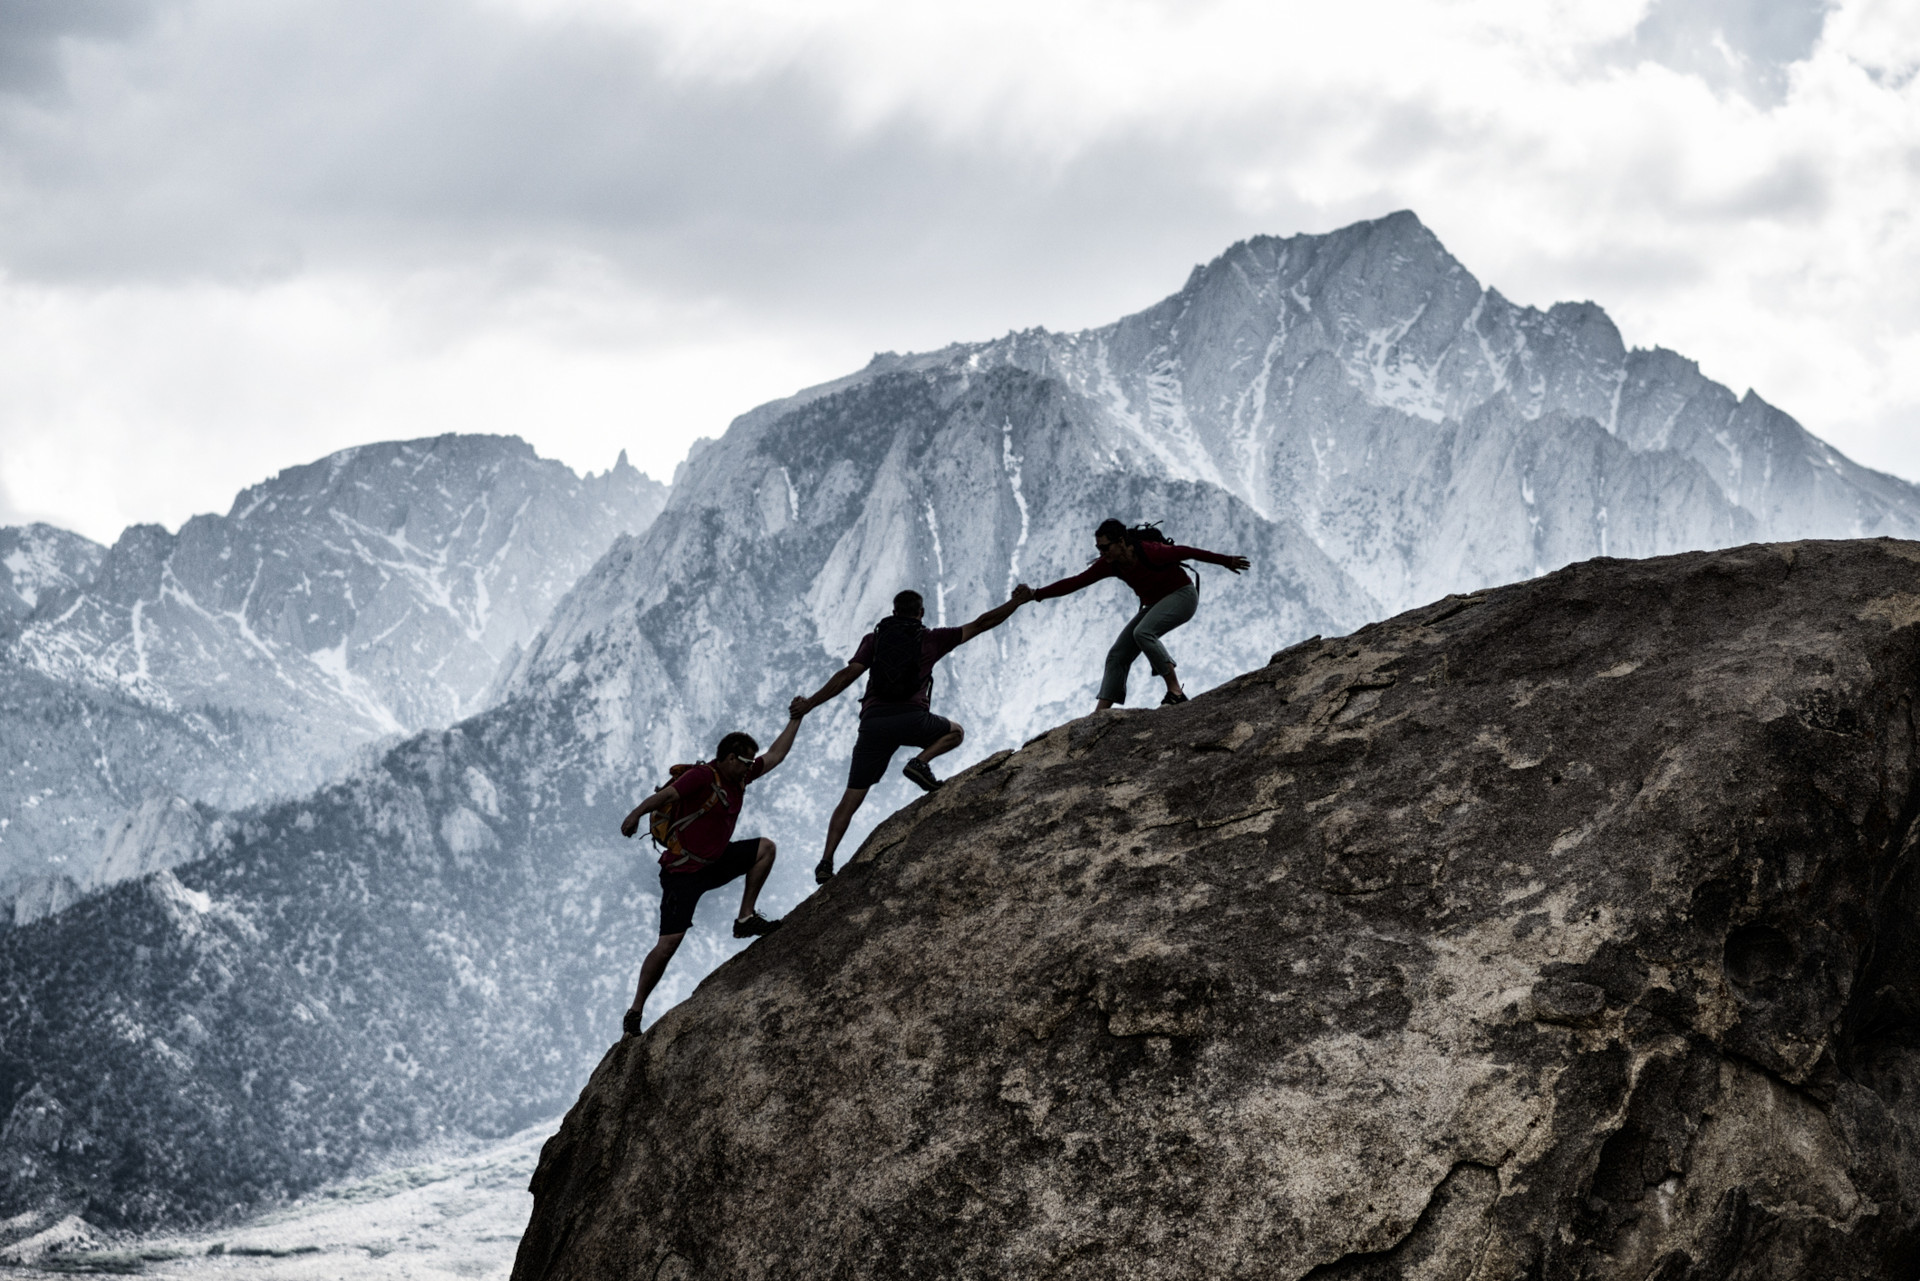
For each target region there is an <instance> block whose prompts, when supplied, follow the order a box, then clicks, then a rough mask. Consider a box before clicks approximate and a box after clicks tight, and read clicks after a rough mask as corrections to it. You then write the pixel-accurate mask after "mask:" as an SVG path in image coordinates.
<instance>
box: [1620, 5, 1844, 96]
mask: <svg viewBox="0 0 1920 1281" xmlns="http://www.w3.org/2000/svg"><path fill="white" fill-rule="evenodd" d="M1826 20H1827V3H1826V0H1654V3H1653V6H1652V7H1651V8H1650V9H1648V10H1647V16H1646V17H1645V18H1643V19H1642V20H1641V22H1640V25H1639V27H1638V28H1636V29H1635V31H1634V33H1633V52H1634V53H1636V54H1638V55H1639V56H1642V57H1646V58H1650V59H1652V60H1653V61H1655V62H1658V63H1661V64H1662V65H1664V66H1668V67H1671V68H1673V69H1674V70H1675V71H1679V72H1682V73H1684V74H1687V75H1696V76H1699V77H1700V78H1701V79H1703V80H1705V81H1706V82H1707V83H1708V84H1710V85H1713V86H1714V87H1715V88H1717V89H1723V90H1733V91H1736V92H1739V93H1742V94H1745V95H1746V96H1747V97H1748V98H1749V99H1751V100H1752V101H1754V102H1755V103H1758V104H1760V105H1762V106H1772V105H1774V104H1776V103H1778V102H1780V100H1781V99H1783V98H1784V97H1785V96H1786V92H1787V67H1788V66H1789V65H1790V64H1792V63H1795V62H1798V61H1800V60H1801V59H1802V58H1805V57H1806V56H1807V55H1808V54H1809V53H1811V52H1812V51H1813V46H1814V42H1815V41H1817V40H1818V39H1819V38H1820V30H1821V28H1822V27H1823V26H1825V24H1826Z"/></svg>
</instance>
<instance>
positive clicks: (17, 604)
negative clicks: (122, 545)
mask: <svg viewBox="0 0 1920 1281" xmlns="http://www.w3.org/2000/svg"><path fill="white" fill-rule="evenodd" d="M105 555H106V548H104V547H102V546H100V544H98V543H96V542H94V541H93V540H92V539H90V538H82V537H81V536H80V535H78V534H73V533H69V532H68V531H66V530H64V529H56V528H55V527H54V526H52V525H39V524H36V525H25V526H14V525H9V526H5V527H0V631H3V630H6V629H7V628H8V626H9V625H10V624H13V623H17V622H19V621H20V620H22V619H24V618H26V617H27V615H29V614H31V613H32V612H33V611H34V609H35V608H36V607H37V606H38V605H39V603H40V601H41V599H42V598H43V597H52V596H53V595H55V594H57V593H61V592H73V591H75V590H77V589H78V588H79V587H80V586H81V585H82V584H84V583H88V582H91V581H92V580H93V576H94V575H95V574H96V573H98V572H99V569H100V561H101V558H102V557H104V556H105Z"/></svg>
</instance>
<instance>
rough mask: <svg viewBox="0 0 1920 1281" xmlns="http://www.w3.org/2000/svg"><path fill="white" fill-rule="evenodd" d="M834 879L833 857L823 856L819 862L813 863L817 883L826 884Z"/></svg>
mask: <svg viewBox="0 0 1920 1281" xmlns="http://www.w3.org/2000/svg"><path fill="white" fill-rule="evenodd" d="M832 879H833V861H832V860H831V859H824V858H823V859H821V860H820V861H819V862H818V863H815V864H814V865H813V883H814V884H815V885H825V884H826V883H827V882H828V881H831V880H832Z"/></svg>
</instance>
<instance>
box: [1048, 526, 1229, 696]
mask: <svg viewBox="0 0 1920 1281" xmlns="http://www.w3.org/2000/svg"><path fill="white" fill-rule="evenodd" d="M1093 546H1094V550H1095V551H1097V552H1099V553H1100V556H1099V559H1097V560H1095V561H1094V562H1093V563H1092V564H1091V565H1089V566H1087V567H1086V568H1085V569H1083V570H1081V571H1080V572H1079V573H1077V574H1075V575H1073V576H1072V577H1071V578H1063V579H1061V580H1060V581H1059V582H1057V583H1048V584H1047V585H1046V586H1045V587H1042V588H1039V589H1037V590H1036V589H1035V588H1032V587H1028V586H1027V585H1026V584H1025V583H1022V584H1020V585H1019V586H1018V587H1016V588H1015V589H1014V593H1013V598H1014V600H1016V601H1029V600H1051V599H1053V598H1054V597H1056V596H1066V595H1070V594H1071V593H1073V592H1077V591H1079V590H1080V589H1081V588H1082V587H1087V586H1090V585H1092V584H1094V583H1097V582H1099V581H1100V580H1101V579H1103V578H1117V579H1119V580H1120V581H1121V582H1123V583H1125V584H1126V585H1127V586H1129V587H1131V588H1132V589H1133V592H1134V595H1136V596H1138V597H1139V598H1140V612H1139V613H1137V614H1135V615H1134V616H1133V617H1132V618H1130V619H1128V620H1127V625H1126V626H1125V627H1123V628H1121V629H1120V639H1119V640H1117V641H1115V642H1114V643H1113V648H1112V649H1110V650H1108V651H1107V670H1106V674H1105V675H1104V676H1103V677H1102V678H1101V681H1100V698H1099V701H1098V702H1097V703H1095V704H1094V710H1095V711H1102V710H1104V709H1106V708H1109V707H1112V706H1113V705H1114V704H1115V703H1124V702H1126V701H1127V669H1128V668H1130V667H1132V666H1133V660H1134V659H1136V658H1138V657H1139V656H1140V655H1141V654H1145V655H1146V656H1147V662H1148V663H1149V664H1150V665H1151V666H1152V668H1153V674H1154V675H1155V676H1158V677H1159V678H1160V679H1161V680H1163V681H1165V682H1166V683H1167V696H1166V697H1165V698H1163V699H1161V700H1160V703H1161V705H1162V706H1165V705H1167V704H1169V703H1184V702H1186V701H1187V692H1186V691H1185V690H1183V689H1181V688H1180V678H1179V677H1178V676H1176V675H1175V674H1174V663H1173V656H1172V655H1170V654H1168V653H1167V647H1166V646H1165V645H1162V644H1161V643H1160V638H1161V637H1162V636H1164V635H1166V634H1167V633H1168V632H1170V631H1172V630H1173V629H1174V628H1176V627H1178V626H1180V624H1182V623H1184V622H1186V621H1187V620H1188V619H1190V618H1192V617H1193V611H1194V610H1195V609H1196V608H1198V607H1199V604H1200V586H1199V584H1198V583H1196V582H1195V581H1194V580H1193V579H1192V578H1190V577H1188V575H1187V571H1186V570H1184V569H1182V568H1181V567H1180V562H1181V561H1184V560H1203V561H1206V562H1208V563H1210V564H1214V565H1219V566H1221V567H1223V568H1225V569H1228V570H1231V571H1232V572H1234V573H1236V574H1238V573H1242V572H1244V571H1245V570H1246V569H1247V567H1248V566H1249V565H1250V564H1251V562H1250V561H1248V560H1247V558H1246V557H1245V556H1230V555H1228V554H1226V553H1224V552H1210V551H1207V550H1206V549H1205V548H1202V547H1182V546H1180V545H1179V544H1177V543H1169V542H1168V541H1167V539H1166V536H1165V535H1163V534H1162V533H1161V532H1160V531H1159V530H1158V529H1156V528H1154V527H1153V526H1152V525H1135V526H1133V527H1132V528H1128V527H1127V526H1125V525H1123V524H1121V523H1120V522H1119V521H1117V520H1105V521H1102V522H1101V523H1100V528H1098V529H1096V530H1094V531H1093Z"/></svg>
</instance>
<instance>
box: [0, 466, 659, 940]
mask: <svg viewBox="0 0 1920 1281" xmlns="http://www.w3.org/2000/svg"><path fill="white" fill-rule="evenodd" d="M665 496H666V491H665V487H664V486H661V485H659V484H658V483H657V482H654V481H652V480H649V479H648V478H647V477H645V476H643V475H642V474H641V473H640V472H638V471H637V470H635V469H634V468H633V467H632V466H631V465H630V464H627V463H626V462H624V455H623V461H620V462H617V463H616V464H615V466H614V467H613V468H611V469H609V470H608V471H606V472H603V473H600V474H597V475H590V476H586V477H582V476H578V475H576V474H575V473H574V472H572V471H571V470H570V469H568V468H567V467H566V466H565V465H564V464H562V463H559V462H556V461H553V460H550V459H542V458H540V457H539V456H538V455H537V454H536V453H535V452H534V450H533V448H532V447H531V446H530V445H528V444H527V443H526V442H525V441H522V440H519V439H517V438H514V437H502V436H465V435H444V436H438V437H433V438H429V439H422V440H413V441H393V442H386V443H381V444H374V445H365V446H359V447H356V448H353V449H345V450H341V451H339V452H338V453H335V454H331V455H329V456H328V457H326V458H322V459H319V460H317V461H315V462H312V463H306V464H302V465H300V466H297V467H290V468H287V469H286V470H284V471H282V472H280V473H279V474H278V475H276V476H274V477H272V478H270V479H268V480H265V481H262V482H261V483H259V484H257V485H253V486H250V487H249V488H248V489H246V490H245V491H243V492H242V493H241V494H240V495H239V496H238V497H237V498H236V499H235V500H234V502H233V505H232V507H231V508H230V509H229V511H228V512H227V514H226V515H224V516H220V515H211V514H209V515H201V516H195V517H194V518H192V519H191V520H189V521H187V522H186V523H185V524H184V525H182V526H181V528H180V530H179V532H178V533H169V532H168V531H167V530H165V529H163V528H162V527H160V526H158V525H136V526H133V527H131V528H129V529H127V530H126V531H125V532H124V533H123V534H122V535H121V536H120V538H119V539H118V540H117V541H116V542H115V543H114V545H113V547H112V548H110V549H107V550H106V551H105V552H104V553H100V552H99V551H98V549H94V550H93V551H92V552H89V551H87V548H88V547H90V546H91V545H84V546H83V545H79V544H70V543H67V542H61V541H60V540H59V539H58V538H56V537H55V536H54V535H52V534H35V533H33V532H32V531H27V532H26V533H25V534H22V533H21V532H19V531H7V536H10V537H12V538H13V539H15V541H16V542H19V540H20V539H22V538H27V539H29V540H36V539H37V540H38V541H33V542H31V546H32V547H37V548H40V549H42V550H41V551H39V552H34V553H32V554H31V555H30V554H29V551H28V550H24V549H27V548H28V546H29V544H28V542H19V546H18V547H16V548H15V550H14V551H12V552H7V551H5V550H4V547H5V546H6V544H4V542H0V562H9V561H17V562H20V563H22V564H27V563H29V562H30V563H31V564H32V565H42V566H43V565H45V564H52V563H54V561H56V560H58V556H57V555H56V554H55V551H48V550H47V549H49V548H53V549H56V551H57V550H58V549H65V551H64V552H63V553H61V554H65V555H66V556H67V557H68V559H69V560H70V561H72V562H73V571H72V572H65V573H53V572H52V571H48V570H45V569H44V568H43V569H40V570H36V571H35V573H37V574H38V577H37V578H34V579H33V580H32V581H33V583H34V584H35V585H34V586H33V587H32V588H31V590H32V592H33V601H32V603H31V608H30V609H26V610H25V611H24V613H22V614H21V615H20V617H18V619H17V621H16V623H15V626H14V629H13V630H14V631H15V633H16V634H15V635H14V636H13V637H12V638H11V641H10V644H9V645H8V647H7V650H6V653H5V655H4V659H5V661H4V663H0V696H4V697H5V698H6V699H7V701H8V703H9V704H10V706H11V707H12V708H14V709H17V710H18V712H19V715H18V716H16V717H15V718H14V724H13V725H12V727H11V728H4V729H0V736H4V735H8V734H12V733H17V734H18V735H19V736H20V745H19V746H18V748H17V750H16V751H15V754H14V760H15V762H16V764H15V766H14V769H13V772H12V773H11V774H10V775H9V776H8V778H7V780H4V781H0V895H7V894H11V893H13V892H14V891H16V890H17V889H18V888H19V886H18V879H19V878H20V877H22V876H28V877H31V876H40V875H42V874H44V875H46V876H50V877H52V878H54V879H53V880H52V881H50V882H47V885H48V886H51V887H52V888H45V887H43V888H44V890H45V892H41V891H40V890H35V891H34V893H33V895H32V897H33V899H34V901H35V902H53V901H56V900H57V899H59V897H60V895H61V893H62V892H63V891H61V890H60V889H59V888H58V885H59V884H60V882H61V881H63V880H64V881H65V882H67V883H71V884H76V885H83V886H84V885H89V884H93V883H95V882H96V881H97V876H96V870H97V868H96V866H95V865H96V864H98V865H99V866H106V867H113V868H121V867H132V868H139V867H144V866H146V863H145V862H143V861H142V859H141V858H138V857H130V856H129V857H122V856H121V855H120V854H118V853H116V851H118V850H120V847H121V845H122V844H123V842H122V841H121V840H120V838H119V837H117V836H116V835H114V832H113V831H112V830H110V829H113V827H114V824H115V822H116V815H126V816H133V815H135V814H136V813H137V811H138V809H139V807H140V806H141V805H142V804H143V803H144V800H145V798H146V797H147V796H148V794H149V793H150V792H152V791H154V790H155V789H158V790H160V791H162V792H164V793H166V794H168V795H169V796H172V797H175V798H177V799H180V800H181V802H182V803H183V804H184V803H192V802H206V803H211V804H214V805H218V806H223V807H226V806H235V805H244V804H248V803H253V802H257V801H259V800H262V799H265V798H267V797H271V796H275V795H284V794H288V793H292V792H296V791H298V790H302V789H305V788H309V787H312V786H314V785H316V784H318V783H319V782H320V781H322V780H323V779H325V778H327V777H329V776H330V775H332V774H335V773H337V772H338V771H339V770H341V769H342V768H343V767H345V766H346V765H347V764H348V762H349V761H350V760H351V759H352V758H353V754H354V753H355V752H356V751H358V750H360V749H361V748H363V747H365V746H367V745H369V744H371V743H374V742H376V741H378V740H380V739H382V738H388V737H393V736H398V735H402V734H405V733H408V732H412V731H415V730H419V729H423V728H426V727H431V726H444V725H448V724H451V723H453V722H454V721H456V720H459V719H460V718H462V717H464V716H467V715H470V714H472V713H473V712H474V711H476V710H478V709H479V708H480V707H482V706H483V705H484V703H485V698H486V694H487V691H488V689H489V688H490V686H491V683H492V681H493V679H494V677H495V675H496V673H497V672H498V670H499V669H500V667H501V666H502V664H503V662H505V661H506V660H508V659H509V658H510V657H511V656H512V655H514V654H516V653H517V652H518V651H519V648H520V647H521V646H523V645H524V644H525V643H526V642H528V641H530V640H531V639H532V638H533V636H534V635H535V633H536V631H537V630H538V628H539V627H540V625H541V624H542V623H543V622H545V621H546V618H547V615H548V613H549V612H550V610H551V609H552V607H553V604H554V603H555V602H556V601H557V600H559V599H560V597H561V595H562V594H563V593H564V592H565V591H566V590H567V589H568V588H569V587H570V586H572V584H573V583H574V581H575V580H576V579H577V578H578V577H579V576H580V575H581V574H582V573H583V572H585V571H586V569H587V568H588V567H590V566H591V565H592V564H593V562H594V560H595V558H596V557H598V556H599V554H600V553H601V552H603V551H604V550H605V549H606V548H607V546H608V545H609V544H611V543H612V542H613V541H614V540H615V539H616V538H617V537H619V536H621V535H623V534H630V533H634V532H637V531H639V530H642V529H645V528H646V527H647V525H648V524H649V523H650V522H651V521H652V519H653V517H654V516H655V515H656V514H657V513H658V511H659V510H660V507H661V505H662V504H663V503H664V501H665ZM68 538H69V539H70V538H71V536H68ZM82 541H83V540H82ZM36 558H37V559H36ZM50 558H51V559H50ZM22 581H24V580H22ZM14 596H15V598H16V599H18V600H19V601H20V603H21V605H25V604H26V603H27V602H26V600H25V598H24V597H20V596H19V594H18V592H17V591H16V592H15V593H14ZM29 709H31V710H29ZM30 723H38V724H47V725H57V726H63V727H66V729H67V730H70V731H71V735H69V734H66V733H54V734H52V735H49V734H47V733H44V732H42V731H40V730H37V729H32V728H30ZM109 726H111V729H110V730H109V729H108V727H109ZM103 734H104V735H105V736H106V737H108V738H112V739H115V740H116V741H115V742H114V743H113V744H112V746H110V747H105V748H103V747H102V746H100V745H98V743H97V741H96V740H98V739H100V738H101V736H102V735H103ZM73 735H77V736H78V738H79V739H80V740H84V741H82V742H78V743H73V744H69V743H68V742H67V739H68V737H70V736H73ZM123 738H124V739H130V740H133V741H138V742H139V743H140V744H141V746H139V747H138V748H137V749H135V750H132V751H131V752H130V753H129V755H130V756H131V760H119V759H116V758H118V757H119V756H120V753H121V750H122V748H123V747H130V746H131V742H128V743H122V742H120V741H118V740H120V739H123ZM69 753H71V755H72V756H73V757H74V758H75V759H74V760H72V761H67V760H66V758H67V757H68V755H69ZM75 766H77V767H78V768H77V772H76V769H75V768H74V767H75ZM49 778H56V779H57V780H58V786H57V787H56V788H54V789H52V790H51V791H49V790H48V787H47V780H48V779H49ZM163 844H164V843H163ZM167 848H168V849H176V850H177V849H186V848H188V846H187V845H183V844H181V843H180V842H178V841H175V842H172V843H171V844H168V845H167ZM103 859H104V860H105V862H104V863H101V860H103Z"/></svg>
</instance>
